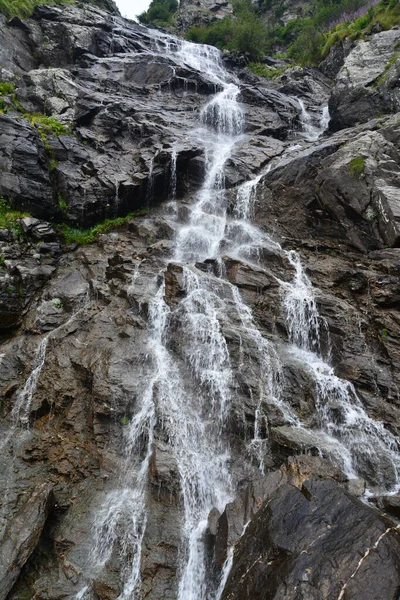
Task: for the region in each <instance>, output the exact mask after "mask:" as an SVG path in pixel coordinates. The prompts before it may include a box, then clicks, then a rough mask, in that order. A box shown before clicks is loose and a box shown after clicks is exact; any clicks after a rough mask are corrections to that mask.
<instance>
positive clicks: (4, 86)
mask: <svg viewBox="0 0 400 600" xmlns="http://www.w3.org/2000/svg"><path fill="white" fill-rule="evenodd" d="M14 92H15V88H14V84H13V83H10V82H4V83H0V96H5V95H6V94H13V93H14Z"/></svg>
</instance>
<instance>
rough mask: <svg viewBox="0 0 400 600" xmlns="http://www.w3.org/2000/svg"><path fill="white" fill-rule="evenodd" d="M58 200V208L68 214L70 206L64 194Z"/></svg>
mask: <svg viewBox="0 0 400 600" xmlns="http://www.w3.org/2000/svg"><path fill="white" fill-rule="evenodd" d="M57 200H58V206H59V207H60V210H61V212H63V213H65V214H66V213H67V212H68V204H67V202H66V200H65V198H64V196H63V195H62V194H58V197H57Z"/></svg>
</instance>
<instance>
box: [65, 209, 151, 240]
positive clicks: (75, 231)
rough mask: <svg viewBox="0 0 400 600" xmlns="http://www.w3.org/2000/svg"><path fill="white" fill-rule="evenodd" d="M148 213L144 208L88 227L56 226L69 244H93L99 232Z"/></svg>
mask: <svg viewBox="0 0 400 600" xmlns="http://www.w3.org/2000/svg"><path fill="white" fill-rule="evenodd" d="M144 213H147V209H145V208H143V209H141V210H138V211H136V212H132V213H128V214H127V215H126V216H125V217H117V218H116V219H105V221H102V222H101V223H98V224H97V225H94V226H93V227H89V228H88V229H79V228H76V227H71V226H70V225H66V224H65V223H61V224H60V225H58V226H56V227H57V228H58V230H59V231H60V233H62V234H63V235H64V238H65V241H66V243H67V244H82V245H86V244H92V243H93V242H94V241H95V240H96V235H97V234H99V233H107V231H110V230H111V229H115V228H116V227H121V226H122V225H124V223H125V222H126V221H127V220H128V219H131V218H132V217H135V216H138V215H141V214H144Z"/></svg>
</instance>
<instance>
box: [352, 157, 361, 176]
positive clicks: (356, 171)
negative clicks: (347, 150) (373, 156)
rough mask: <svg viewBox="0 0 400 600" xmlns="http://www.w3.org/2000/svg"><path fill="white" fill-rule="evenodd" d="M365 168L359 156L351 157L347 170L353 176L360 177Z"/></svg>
mask: <svg viewBox="0 0 400 600" xmlns="http://www.w3.org/2000/svg"><path fill="white" fill-rule="evenodd" d="M364 169H365V160H364V159H363V158H361V157H357V158H353V159H352V160H351V161H350V164H349V171H350V173H351V174H352V175H354V177H361V175H362V174H363V173H364Z"/></svg>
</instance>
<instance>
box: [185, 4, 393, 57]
mask: <svg viewBox="0 0 400 600" xmlns="http://www.w3.org/2000/svg"><path fill="white" fill-rule="evenodd" d="M282 8H283V5H282V4H280V3H277V2H276V1H275V0H264V2H263V3H262V4H261V8H256V7H255V6H254V5H252V4H251V2H250V0H236V2H235V3H234V14H233V16H232V15H229V16H226V17H225V18H223V19H221V20H218V21H214V22H213V23H211V24H210V25H207V26H202V27H191V28H190V29H189V30H188V31H187V33H186V37H187V39H189V40H191V41H194V42H200V43H203V44H212V45H214V46H217V47H218V48H221V49H224V48H225V49H228V50H239V51H244V52H248V53H250V54H251V55H252V56H254V57H257V56H260V55H261V54H264V53H272V54H274V53H277V52H279V53H282V52H284V53H285V54H286V56H288V57H289V58H291V59H293V61H294V62H295V63H297V64H301V65H306V64H316V63H318V62H320V61H321V60H322V59H323V58H324V56H326V54H327V53H328V51H329V48H330V47H331V46H332V44H334V43H336V42H337V41H339V40H342V39H344V38H345V37H350V38H351V39H356V38H359V37H362V36H364V35H368V33H369V32H370V31H371V28H372V26H373V24H374V23H379V24H380V26H381V27H382V28H383V29H389V28H390V27H393V26H394V25H397V24H399V23H400V2H399V0H380V2H378V0H339V1H337V0H314V5H313V14H312V16H310V17H305V18H298V19H293V20H292V21H289V22H288V23H287V24H286V25H281V24H280V18H281V16H282ZM265 11H268V13H267V14H266V15H265V14H264V12H265Z"/></svg>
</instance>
